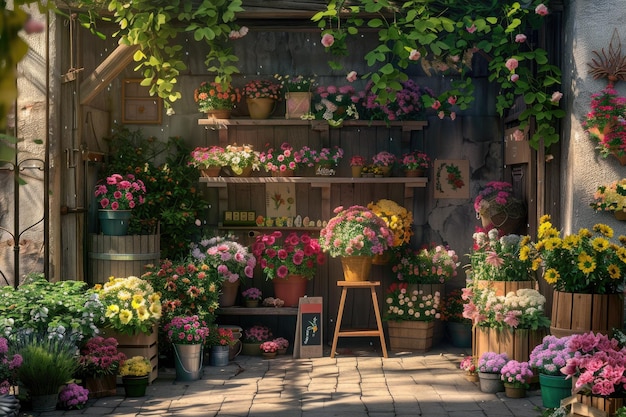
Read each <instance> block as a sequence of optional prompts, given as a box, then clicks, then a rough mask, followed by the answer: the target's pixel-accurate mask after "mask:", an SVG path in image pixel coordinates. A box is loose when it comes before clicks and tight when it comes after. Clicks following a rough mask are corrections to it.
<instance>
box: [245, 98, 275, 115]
mask: <svg viewBox="0 0 626 417" xmlns="http://www.w3.org/2000/svg"><path fill="white" fill-rule="evenodd" d="M246 103H247V104H248V111H249V113H250V118H251V119H268V118H269V117H270V116H271V115H272V113H274V109H275V108H276V100H274V99H273V98H248V99H246Z"/></svg>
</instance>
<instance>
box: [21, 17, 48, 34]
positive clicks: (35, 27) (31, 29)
mask: <svg viewBox="0 0 626 417" xmlns="http://www.w3.org/2000/svg"><path fill="white" fill-rule="evenodd" d="M44 29H45V26H44V24H43V23H41V22H40V21H38V20H35V19H33V18H32V17H31V18H29V19H28V20H27V21H26V23H24V32H26V33H27V34H29V35H30V34H32V33H40V32H43V30H44Z"/></svg>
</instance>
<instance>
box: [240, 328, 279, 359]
mask: <svg viewBox="0 0 626 417" xmlns="http://www.w3.org/2000/svg"><path fill="white" fill-rule="evenodd" d="M271 338H272V332H271V331H270V329H269V328H268V327H267V326H262V325H259V324H256V325H254V326H252V327H250V328H248V329H244V331H243V339H242V341H241V342H242V346H241V353H242V354H243V355H248V356H258V355H260V354H261V350H260V348H259V346H261V343H263V342H266V341H268V340H270V339H271Z"/></svg>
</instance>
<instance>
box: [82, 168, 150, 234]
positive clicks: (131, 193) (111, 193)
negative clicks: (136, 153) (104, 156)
mask: <svg viewBox="0 0 626 417" xmlns="http://www.w3.org/2000/svg"><path fill="white" fill-rule="evenodd" d="M94 195H95V196H96V201H97V203H98V218H99V219H100V229H101V230H102V233H104V234H105V235H112V236H123V235H125V234H126V233H127V232H128V226H129V221H130V217H131V212H132V210H133V209H134V208H135V207H136V206H138V205H140V204H143V203H144V201H145V195H146V186H145V185H144V183H143V181H141V180H140V179H137V178H136V177H135V175H134V174H126V175H121V174H112V175H110V176H108V177H107V178H106V179H105V180H100V181H99V182H98V184H97V185H96V189H95V192H94Z"/></svg>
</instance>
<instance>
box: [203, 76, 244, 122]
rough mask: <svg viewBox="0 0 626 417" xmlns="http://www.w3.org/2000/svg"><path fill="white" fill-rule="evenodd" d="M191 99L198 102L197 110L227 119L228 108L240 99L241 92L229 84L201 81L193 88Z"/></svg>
mask: <svg viewBox="0 0 626 417" xmlns="http://www.w3.org/2000/svg"><path fill="white" fill-rule="evenodd" d="M193 99H194V101H195V102H196V103H198V111H199V112H201V113H208V114H214V115H215V117H217V118H220V119H228V118H229V117H230V110H232V109H233V108H235V105H236V104H237V103H238V102H239V101H240V100H241V92H240V91H239V89H237V88H234V87H232V86H230V85H222V84H220V83H217V82H215V81H212V82H206V81H203V82H201V83H200V86H198V88H196V89H195V90H194V92H193Z"/></svg>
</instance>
